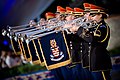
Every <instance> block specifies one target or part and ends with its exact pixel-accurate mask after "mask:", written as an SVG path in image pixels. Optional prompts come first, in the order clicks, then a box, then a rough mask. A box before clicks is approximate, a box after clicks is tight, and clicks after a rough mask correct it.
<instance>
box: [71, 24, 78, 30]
mask: <svg viewBox="0 0 120 80" xmlns="http://www.w3.org/2000/svg"><path fill="white" fill-rule="evenodd" d="M78 28H79V27H78V26H76V25H72V27H71V28H70V31H71V32H76V31H77V30H78Z"/></svg>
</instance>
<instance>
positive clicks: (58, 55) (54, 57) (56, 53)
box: [50, 39, 64, 61]
mask: <svg viewBox="0 0 120 80" xmlns="http://www.w3.org/2000/svg"><path fill="white" fill-rule="evenodd" d="M50 46H51V47H50V50H51V52H52V54H51V55H50V59H51V61H60V60H61V59H62V58H63V57H64V54H63V52H62V51H60V48H59V46H58V45H57V43H56V41H55V39H53V40H50Z"/></svg>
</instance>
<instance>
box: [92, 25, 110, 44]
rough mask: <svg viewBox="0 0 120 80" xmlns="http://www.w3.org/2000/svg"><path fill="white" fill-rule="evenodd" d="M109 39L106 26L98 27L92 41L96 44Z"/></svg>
mask: <svg viewBox="0 0 120 80" xmlns="http://www.w3.org/2000/svg"><path fill="white" fill-rule="evenodd" d="M108 37H109V27H108V26H106V25H101V26H99V27H98V28H97V29H96V30H95V32H94V39H95V40H97V41H98V42H104V41H106V39H107V38H108Z"/></svg>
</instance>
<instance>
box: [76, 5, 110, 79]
mask: <svg viewBox="0 0 120 80" xmlns="http://www.w3.org/2000/svg"><path fill="white" fill-rule="evenodd" d="M107 17H108V16H107V14H106V12H105V9H104V8H102V7H99V6H96V5H93V4H90V19H91V20H94V21H96V22H97V26H95V27H93V28H88V29H84V28H83V27H79V28H78V29H77V28H76V30H77V34H78V35H79V37H81V38H82V39H83V40H84V42H83V44H82V45H83V46H85V49H83V50H82V51H81V52H82V54H86V58H84V56H82V61H83V62H82V63H83V67H88V68H89V70H90V71H92V73H93V75H94V77H95V78H94V80H111V76H110V70H111V68H112V66H111V60H110V55H109V52H108V51H107V49H106V48H107V46H108V42H109V38H110V28H109V26H108V25H107V23H106V22H105V21H104V19H106V18H107ZM86 44H89V46H86ZM87 47H88V48H87ZM86 48H87V50H86Z"/></svg>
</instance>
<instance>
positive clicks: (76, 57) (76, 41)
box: [65, 33, 81, 64]
mask: <svg viewBox="0 0 120 80" xmlns="http://www.w3.org/2000/svg"><path fill="white" fill-rule="evenodd" d="M65 35H66V41H67V44H68V47H69V51H70V55H71V60H72V63H73V64H74V63H81V54H80V42H81V38H80V37H79V36H78V35H77V34H67V33H65Z"/></svg>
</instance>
